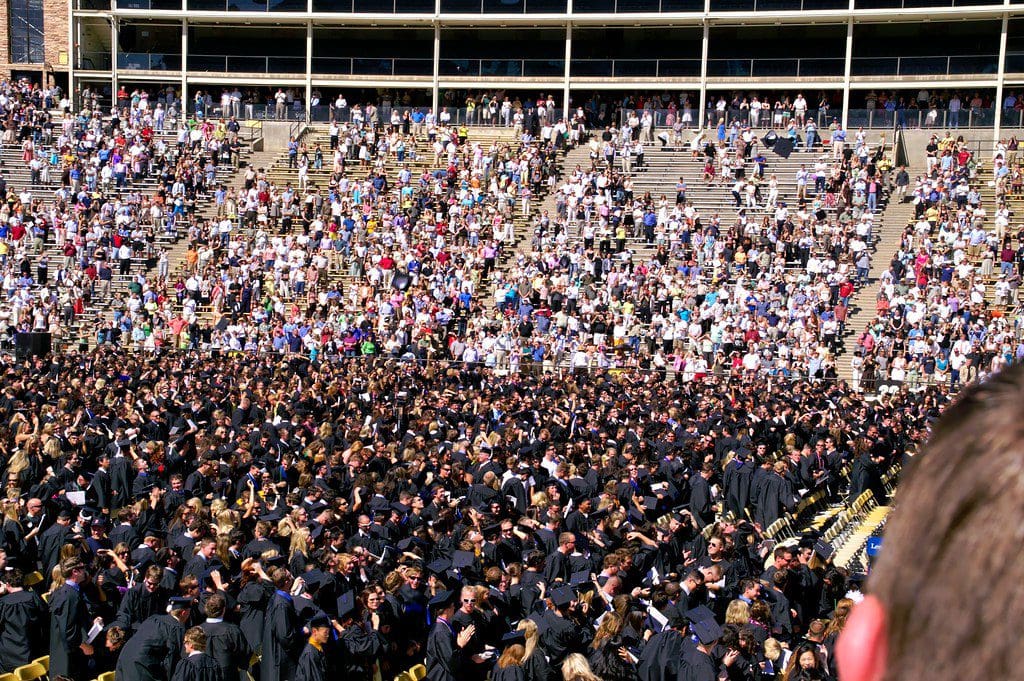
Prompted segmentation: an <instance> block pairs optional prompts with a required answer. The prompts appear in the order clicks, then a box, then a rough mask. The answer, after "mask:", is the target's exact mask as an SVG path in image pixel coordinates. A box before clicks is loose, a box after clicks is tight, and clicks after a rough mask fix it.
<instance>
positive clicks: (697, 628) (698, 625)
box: [690, 619, 722, 646]
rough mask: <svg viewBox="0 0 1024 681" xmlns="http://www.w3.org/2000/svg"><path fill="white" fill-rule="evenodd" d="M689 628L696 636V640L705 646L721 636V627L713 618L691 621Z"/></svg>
mask: <svg viewBox="0 0 1024 681" xmlns="http://www.w3.org/2000/svg"><path fill="white" fill-rule="evenodd" d="M690 629H691V630H693V633H694V634H695V635H696V636H697V640H698V641H700V642H701V643H703V644H704V645H706V646H707V645H711V644H712V643H714V642H715V641H717V640H718V639H720V638H722V627H720V626H718V622H716V621H715V620H713V619H710V620H701V621H700V622H693V623H692V624H690Z"/></svg>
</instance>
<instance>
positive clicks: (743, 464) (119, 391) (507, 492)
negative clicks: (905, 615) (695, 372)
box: [0, 350, 948, 681]
mask: <svg viewBox="0 0 1024 681" xmlns="http://www.w3.org/2000/svg"><path fill="white" fill-rule="evenodd" d="M0 371H2V373H3V376H4V388H3V393H2V397H0V417H2V423H3V425H2V428H0V446H2V447H3V449H4V453H5V460H6V465H5V468H4V476H5V478H4V481H5V487H4V488H5V493H4V499H3V515H4V520H3V525H2V537H3V551H4V553H3V567H4V568H5V569H4V571H3V573H2V576H0V580H2V582H3V585H4V587H3V591H4V593H3V595H2V596H0V668H2V669H3V671H9V670H11V669H14V668H16V667H17V666H19V665H21V664H25V663H26V662H27V661H29V660H32V659H34V658H36V657H38V656H40V655H43V654H46V653H47V652H48V653H49V654H50V676H51V678H57V677H67V678H71V679H76V680H87V679H91V678H94V677H95V676H97V675H98V674H99V673H102V672H105V671H110V670H114V671H115V673H116V674H117V678H119V679H124V680H125V681H127V680H128V679H132V680H133V681H134V680H135V679H163V680H167V681H170V680H171V679H181V680H183V681H184V680H185V679H203V680H204V681H212V680H214V679H234V678H241V677H240V674H242V671H243V670H248V669H249V668H250V666H251V665H252V672H253V674H254V675H255V676H258V677H259V678H260V679H261V680H263V681H271V680H272V679H275V680H276V679H297V680H301V681H309V680H319V679H325V678H327V677H328V675H330V674H332V673H342V674H344V676H345V678H361V679H367V681H370V680H371V679H374V678H387V679H390V678H392V677H393V676H394V675H396V674H398V673H400V672H402V671H404V670H406V669H408V668H411V667H413V666H414V665H416V664H418V663H423V662H425V664H426V667H427V676H428V678H430V679H434V680H441V679H453V678H456V677H458V678H477V679H483V678H485V677H486V676H487V675H488V674H493V675H494V678H498V677H501V678H506V677H507V678H512V677H514V678H517V679H519V678H522V679H529V680H531V681H533V680H547V679H556V678H558V677H559V675H563V676H564V678H577V677H579V678H595V677H596V678H601V679H623V680H625V679H644V681H650V680H653V679H672V678H680V679H682V678H685V679H691V678H692V679H708V680H710V679H712V678H715V677H716V676H717V675H718V673H719V672H723V673H725V674H727V675H728V676H729V677H730V678H736V679H765V678H780V677H781V676H782V675H783V674H786V673H788V677H787V678H789V679H795V678H808V679H815V678H831V674H832V671H831V666H830V665H831V659H832V655H831V645H832V643H833V641H834V636H831V634H832V633H834V632H835V631H836V629H837V628H838V627H839V626H841V622H842V618H843V617H844V615H845V613H846V612H847V611H848V609H849V605H850V604H849V602H848V601H846V600H844V598H845V597H846V596H847V593H848V592H849V591H851V590H852V589H855V588H856V585H855V579H854V578H853V577H852V576H851V575H850V574H849V573H848V571H846V570H844V569H842V568H840V567H837V566H832V565H830V564H829V562H828V557H829V555H830V552H829V550H828V547H827V546H824V545H822V544H821V543H820V542H818V541H817V540H816V539H817V538H816V537H814V536H813V535H807V536H806V537H803V538H802V539H801V540H800V542H799V544H798V545H793V546H786V547H777V548H776V547H774V546H773V544H772V543H771V542H769V541H766V538H765V536H764V533H763V530H764V528H766V527H767V526H768V525H770V524H771V523H772V522H773V521H774V520H775V519H777V518H779V517H781V516H782V515H783V514H785V513H787V512H790V511H792V510H793V509H794V508H795V507H796V504H797V503H798V501H799V499H800V498H801V496H802V495H806V494H808V493H809V492H811V491H816V490H821V489H824V490H827V491H828V493H829V494H830V495H832V497H833V498H834V499H839V498H840V497H841V496H842V495H846V494H849V495H851V497H852V496H856V495H858V494H860V492H862V491H864V490H866V489H873V490H875V491H876V494H877V495H879V497H880V498H881V496H883V495H884V493H885V492H884V490H883V489H882V487H881V484H880V474H881V472H882V471H883V470H885V469H886V468H887V467H888V465H889V464H890V463H892V462H894V461H895V460H898V459H900V458H901V457H903V456H904V455H905V454H907V453H912V452H913V451H915V449H916V447H917V445H918V443H919V442H921V441H922V439H923V438H924V436H925V433H926V430H927V427H928V423H929V421H930V419H932V418H934V417H935V416H936V415H937V414H938V413H939V412H940V411H941V409H942V408H943V407H944V405H945V404H946V402H947V399H948V397H947V395H946V393H945V391H944V390H942V389H939V388H933V389H930V390H928V391H923V392H920V393H908V394H900V395H896V396H889V397H885V398H883V399H882V400H879V401H876V402H869V401H865V400H864V399H862V398H861V397H860V396H859V395H858V394H856V393H854V392H852V391H851V390H849V389H848V388H847V387H846V386H845V385H844V384H841V383H832V384H828V385H825V386H815V387H813V388H812V387H811V385H810V384H808V383H806V382H803V381H799V380H792V381H783V382H776V383H775V384H772V383H770V382H769V379H766V378H764V377H757V376H748V377H738V376H733V377H728V376H727V377H716V376H709V377H707V378H706V379H705V380H704V381H701V382H682V381H678V380H666V379H665V377H664V376H663V375H662V374H659V373H657V372H643V371H631V372H627V373H617V374H616V373H609V372H602V373H596V374H594V375H592V376H589V377H588V378H587V379H586V380H580V381H573V380H558V379H555V378H553V377H545V376H539V375H504V376H501V375H497V374H496V373H495V372H494V371H493V370H491V369H488V368H486V367H483V366H481V365H479V364H475V365H469V364H463V363H447V362H415V361H404V362H403V361H399V360H394V359H386V358H379V357H378V358H369V359H366V360H355V359H353V360H349V361H340V362H323V363H321V362H310V361H309V360H308V359H306V358H299V357H295V358H292V359H291V360H284V359H282V358H280V357H266V356H263V357H257V356H246V357H231V358H229V357H226V356H207V357H201V356H196V355H192V356H188V357H186V356H182V355H176V356H175V355H172V356H163V357H155V358H146V357H141V356H125V355H123V354H116V353H114V352H109V351H103V350H100V351H98V352H94V353H92V354H88V355H86V354H83V355H78V354H62V355H58V356H56V357H53V358H48V359H45V360H44V359H36V360H32V361H24V362H13V361H9V362H6V363H4V364H3V366H2V367H0ZM848 465H849V467H850V469H849V470H850V471H851V472H850V475H849V479H846V478H844V477H843V476H842V475H841V474H840V471H841V470H842V469H844V468H845V467H847V466H848ZM36 573H39V574H36ZM691 639H692V640H691ZM254 655H255V657H254ZM574 675H575V676H574Z"/></svg>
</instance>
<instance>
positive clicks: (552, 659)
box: [540, 610, 594, 667]
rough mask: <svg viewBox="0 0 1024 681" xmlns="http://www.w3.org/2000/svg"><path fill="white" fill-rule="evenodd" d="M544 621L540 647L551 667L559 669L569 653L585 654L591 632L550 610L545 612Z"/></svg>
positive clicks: (591, 636)
mask: <svg viewBox="0 0 1024 681" xmlns="http://www.w3.org/2000/svg"><path fill="white" fill-rule="evenodd" d="M543 617H544V621H545V623H546V625H547V626H546V627H545V628H544V632H543V633H542V634H541V636H540V645H541V647H542V648H543V649H544V652H545V653H547V655H548V662H549V663H550V664H551V666H552V667H560V666H561V664H562V661H563V660H564V659H565V657H566V655H568V654H569V653H580V654H583V653H584V652H586V649H587V644H588V643H590V641H589V640H588V637H587V634H588V633H589V634H590V636H589V638H591V639H592V638H593V635H594V634H593V631H589V632H588V631H584V629H583V628H582V627H578V626H576V625H575V624H573V623H572V622H570V621H569V620H567V619H565V618H564V617H559V616H558V615H556V614H554V613H553V612H551V611H550V610H549V611H547V612H545V613H544V615H543Z"/></svg>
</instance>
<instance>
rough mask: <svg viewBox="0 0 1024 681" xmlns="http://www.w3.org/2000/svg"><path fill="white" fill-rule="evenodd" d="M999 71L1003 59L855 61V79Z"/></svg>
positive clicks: (988, 56) (942, 57) (961, 57)
mask: <svg viewBox="0 0 1024 681" xmlns="http://www.w3.org/2000/svg"><path fill="white" fill-rule="evenodd" d="M998 71H999V55H997V54H970V55H933V56H920V57H854V58H853V61H852V63H851V66H850V74H851V75H853V76H959V75H969V74H979V73H987V74H992V75H995V74H996V73H997V72H998Z"/></svg>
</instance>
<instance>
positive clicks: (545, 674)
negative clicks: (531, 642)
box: [523, 647, 556, 681]
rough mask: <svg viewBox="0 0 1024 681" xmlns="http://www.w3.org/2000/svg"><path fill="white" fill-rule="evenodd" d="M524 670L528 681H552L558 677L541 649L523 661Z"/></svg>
mask: <svg viewBox="0 0 1024 681" xmlns="http://www.w3.org/2000/svg"><path fill="white" fill-rule="evenodd" d="M523 670H524V671H525V672H526V681H552V679H554V678H555V677H556V674H555V673H554V672H553V671H552V669H551V666H550V665H549V664H548V658H546V657H545V656H544V651H543V650H541V649H540V647H537V648H534V649H533V654H532V655H530V657H528V658H526V659H525V660H523Z"/></svg>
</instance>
